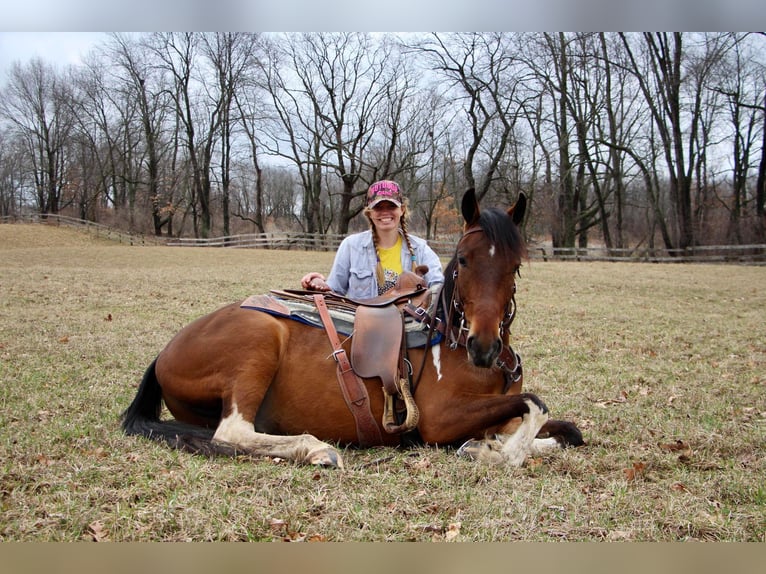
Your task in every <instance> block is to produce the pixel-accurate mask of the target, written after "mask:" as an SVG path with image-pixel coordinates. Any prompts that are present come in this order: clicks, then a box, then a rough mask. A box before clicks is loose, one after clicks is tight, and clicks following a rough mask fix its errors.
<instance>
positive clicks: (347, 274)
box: [301, 180, 444, 299]
mask: <svg viewBox="0 0 766 574" xmlns="http://www.w3.org/2000/svg"><path fill="white" fill-rule="evenodd" d="M364 214H365V216H366V217H367V219H368V221H369V222H370V229H368V230H367V231H362V232H361V233H356V234H354V235H349V236H348V237H346V238H345V239H344V240H343V241H342V242H341V244H340V246H339V247H338V252H337V253H336V254H335V261H334V262H333V265H332V269H331V270H330V274H329V275H328V276H327V277H325V276H324V275H322V274H321V273H317V272H311V273H307V274H306V275H304V276H303V278H302V279H301V286H302V287H303V288H304V289H311V290H314V291H334V292H336V293H338V294H340V295H345V296H347V297H349V298H351V299H371V298H373V297H376V296H378V295H381V294H383V293H384V292H385V291H387V290H388V289H389V288H391V287H392V286H393V285H394V284H395V283H396V279H397V277H398V276H399V275H400V274H401V273H402V272H403V271H404V270H408V271H410V270H411V271H414V270H415V268H416V267H417V266H419V265H426V266H428V273H427V274H426V276H425V280H426V282H427V284H428V287H429V288H430V289H431V290H432V291H434V290H436V289H438V287H439V286H440V285H441V284H442V283H443V282H444V274H443V273H442V266H441V261H440V260H439V257H438V256H437V255H436V253H434V251H433V250H432V249H431V248H430V247H429V246H428V244H427V243H426V241H425V240H424V239H421V238H420V237H416V236H415V235H411V234H409V233H408V232H407V221H406V214H407V202H406V200H405V199H404V198H403V197H402V192H401V189H400V188H399V185H398V184H397V183H396V182H394V181H389V180H384V181H378V182H375V183H373V184H372V185H371V186H370V188H369V190H368V191H367V205H366V207H365V209H364Z"/></svg>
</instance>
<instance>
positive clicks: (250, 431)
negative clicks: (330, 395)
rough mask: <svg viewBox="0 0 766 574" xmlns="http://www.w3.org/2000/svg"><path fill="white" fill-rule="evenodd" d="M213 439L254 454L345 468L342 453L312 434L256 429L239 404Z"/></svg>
mask: <svg viewBox="0 0 766 574" xmlns="http://www.w3.org/2000/svg"><path fill="white" fill-rule="evenodd" d="M213 440H215V441H220V442H225V443H228V444H231V445H234V446H235V447H239V448H241V449H242V450H243V451H245V452H247V453H249V454H252V455H258V456H271V457H278V458H284V459H286V460H292V461H295V462H299V463H308V464H316V465H322V466H338V467H340V468H343V460H342V459H341V456H340V454H338V452H337V451H336V450H335V449H334V448H333V447H332V446H330V445H329V444H327V443H325V442H322V441H320V440H319V439H317V438H316V437H313V436H311V435H310V434H302V435H297V436H282V435H270V434H264V433H259V432H256V431H255V428H254V427H253V424H252V423H251V422H248V421H246V420H245V419H244V418H243V417H242V415H241V414H240V412H239V410H238V409H237V405H236V404H235V405H233V408H232V412H231V414H230V415H229V416H227V417H225V418H223V419H221V422H220V423H219V424H218V428H217V429H216V431H215V434H214V435H213Z"/></svg>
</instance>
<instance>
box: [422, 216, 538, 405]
mask: <svg viewBox="0 0 766 574" xmlns="http://www.w3.org/2000/svg"><path fill="white" fill-rule="evenodd" d="M483 231H484V230H483V229H482V228H481V227H471V228H469V229H467V230H466V231H464V232H463V235H462V236H461V238H460V240H459V241H458V243H457V246H456V248H455V254H456V255H457V253H458V251H459V248H460V244H461V243H462V242H463V240H464V239H465V237H466V236H468V235H470V234H472V233H478V232H483ZM457 276H458V268H457V266H456V267H455V269H454V270H453V271H452V295H451V297H450V301H449V302H448V301H447V293H446V292H445V289H444V285H442V287H441V289H440V290H439V295H438V297H439V300H440V305H441V308H442V310H443V312H444V313H446V316H445V320H444V321H442V320H441V319H440V318H439V317H438V316H437V315H438V314H435V315H434V316H433V317H423V315H424V314H419V315H420V319H419V320H421V321H427V324H428V326H429V329H428V340H429V341H430V340H431V337H432V336H433V334H434V332H435V331H436V332H440V333H441V334H442V335H443V336H444V337H446V338H447V339H448V341H449V347H450V349H451V350H453V351H454V350H456V349H457V348H458V346H461V345H462V346H465V345H466V341H467V339H468V332H469V330H470V324H469V323H468V321H467V320H466V318H465V310H464V307H463V300H462V298H461V297H460V293H459V289H458V284H457ZM455 313H457V318H458V319H459V323H458V325H457V329H455V320H456V317H455ZM425 315H427V314H425ZM515 318H516V284H515V283H514V285H513V293H512V295H511V298H510V300H509V301H508V306H507V307H506V311H505V316H504V317H503V320H502V321H501V322H500V339H501V340H502V341H506V340H507V339H508V337H507V336H506V335H508V334H510V327H511V323H513V320H514V319H515ZM429 349H430V345H428V344H427V345H426V351H425V353H424V354H423V362H422V363H421V365H420V369H419V372H418V375H417V377H416V378H415V379H414V380H413V382H412V394H413V395H414V394H415V390H416V389H417V386H418V383H419V382H420V378H421V376H422V375H423V369H424V367H425V364H426V358H427V356H428V352H429ZM495 364H496V365H497V366H498V367H499V368H500V370H501V371H502V372H503V375H504V377H505V389H504V390H503V392H506V391H507V390H508V389H509V388H510V386H511V385H513V384H515V383H518V382H519V381H520V380H521V377H522V376H523V371H522V367H521V356H520V355H519V354H518V353H517V352H516V351H514V350H513V349H512V348H511V347H510V345H506V344H503V348H502V350H501V352H500V354H499V355H498V357H497V359H496V361H495Z"/></svg>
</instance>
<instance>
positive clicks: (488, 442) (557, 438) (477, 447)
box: [458, 418, 585, 463]
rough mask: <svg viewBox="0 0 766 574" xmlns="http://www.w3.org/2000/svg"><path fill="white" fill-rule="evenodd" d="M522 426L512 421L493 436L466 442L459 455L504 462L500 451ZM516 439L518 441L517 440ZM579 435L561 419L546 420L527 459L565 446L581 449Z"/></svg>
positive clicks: (519, 420)
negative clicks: (579, 447)
mask: <svg viewBox="0 0 766 574" xmlns="http://www.w3.org/2000/svg"><path fill="white" fill-rule="evenodd" d="M523 425H524V421H523V419H522V418H515V419H512V420H511V421H509V422H508V423H507V424H505V425H503V426H502V427H501V428H500V429H498V430H497V432H496V433H494V434H493V436H491V437H488V438H486V439H482V440H478V439H476V440H470V441H468V442H466V443H465V444H464V445H463V446H462V447H460V451H459V453H458V454H461V455H463V456H467V457H469V458H473V459H475V460H481V461H486V462H497V463H499V462H503V456H504V455H503V454H502V450H503V447H504V445H505V444H506V443H507V441H508V440H509V437H514V436H516V434H517V433H518V431H519V430H520V429H521V428H522V426H523ZM517 440H518V439H517ZM584 444H585V441H584V440H583V438H582V433H581V432H580V429H578V428H577V427H576V426H575V424H574V423H571V422H569V421H560V420H550V419H549V420H547V421H545V423H544V424H543V425H542V426H541V427H540V429H539V430H538V431H537V434H536V435H535V437H534V438H533V440H532V441H531V443H529V445H528V446H529V448H528V454H529V456H540V455H543V454H546V453H548V452H550V451H554V450H561V449H564V448H568V447H576V446H583V445H584Z"/></svg>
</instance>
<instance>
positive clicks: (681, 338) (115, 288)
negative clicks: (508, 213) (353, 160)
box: [0, 225, 766, 541]
mask: <svg viewBox="0 0 766 574" xmlns="http://www.w3.org/2000/svg"><path fill="white" fill-rule="evenodd" d="M331 260H332V254H331V253H296V252H283V251H280V252H276V251H253V250H241V251H239V250H219V249H216V250H205V249H192V248H189V249H174V248H167V247H124V246H116V245H113V244H110V243H107V242H103V241H98V240H94V239H91V238H88V237H86V236H82V235H80V234H78V233H77V232H74V231H68V230H65V229H59V228H47V227H43V226H22V225H0V380H2V387H0V540H4V541H30V540H34V541H73V540H82V539H87V540H114V541H171V540H195V541H205V540H221V541H233V540H332V541H350V540H366V541H386V540H396V541H408V540H417V541H430V540H455V541H500V540H537V541H550V540H634V541H637V540H651V541H674V540H687V539H697V540H726V541H764V540H765V536H766V534H765V532H766V518H765V515H766V513H765V512H764V508H765V506H764V505H765V504H766V485H765V484H764V479H763V477H764V476H766V473H765V471H766V451H765V449H764V434H765V433H764V430H765V429H766V393H765V392H764V391H765V390H766V341H765V340H764V337H763V329H764V311H763V310H764V308H766V293H765V292H764V289H763V286H764V285H766V268H763V267H740V266H715V265H699V266H696V265H695V266H674V265H649V264H614V263H612V264H599V263H588V264H578V263H542V262H532V263H529V264H527V265H526V266H525V267H524V269H523V270H522V278H521V280H520V284H519V296H518V301H519V305H520V310H519V318H518V319H517V322H516V323H515V324H514V336H515V346H516V348H517V350H519V351H520V352H521V354H522V355H523V357H524V360H525V366H526V371H525V375H526V376H525V380H526V385H527V389H528V390H531V391H533V392H537V393H538V394H539V395H540V396H541V397H542V398H543V399H544V400H545V401H546V403H547V404H548V406H549V407H550V408H551V410H552V411H553V414H554V415H555V416H557V417H559V418H567V419H572V420H575V421H576V422H577V423H578V424H579V425H580V426H581V428H582V429H583V431H584V434H585V436H586V440H587V441H588V446H586V447H584V448H581V449H577V450H572V451H566V452H561V453H556V454H554V455H551V456H547V457H544V458H539V459H532V460H530V461H529V463H528V464H527V465H526V466H525V467H523V468H521V469H515V470H508V469H505V468H499V467H489V466H481V465H477V464H474V463H471V462H469V461H465V460H462V459H457V458H456V457H455V456H454V453H452V452H450V451H447V450H443V449H415V450H409V451H407V450H399V449H384V448H379V449H370V450H366V451H348V452H346V453H345V458H346V463H347V467H348V468H347V469H346V470H345V471H326V470H316V469H312V468H305V467H298V466H294V465H291V464H286V463H284V462H279V461H273V460H259V461H253V460H247V459H234V460H232V459H224V458H218V459H212V460H211V459H206V458H201V457H195V456H191V455H187V454H183V453H178V452H174V451H171V450H169V449H167V448H164V447H162V446H160V445H156V444H153V443H151V442H149V441H146V440H141V439H137V438H131V437H125V436H123V435H122V434H121V432H120V430H119V424H118V417H119V414H120V412H121V411H122V410H123V409H124V408H125V407H126V406H127V405H128V404H129V402H130V401H131V399H132V397H133V394H134V392H135V388H136V385H137V383H138V381H139V379H140V377H141V375H142V373H143V370H144V368H145V367H146V366H147V365H148V364H149V362H150V361H151V359H152V358H153V357H154V356H155V354H156V353H157V352H158V351H159V350H160V349H161V348H162V347H163V346H164V345H165V343H166V342H167V341H168V340H169V339H170V337H171V336H172V335H173V334H174V333H175V332H176V331H177V330H178V329H179V328H180V327H181V326H182V325H184V324H186V323H187V322H189V321H190V320H191V319H193V318H195V317H197V316H199V315H202V314H204V313H206V312H208V311H211V310H213V309H215V308H217V307H218V306H220V305H222V304H224V303H228V302H230V301H234V300H238V299H242V298H244V297H245V296H247V295H250V294H252V293H261V292H266V291H267V290H268V289H269V288H272V287H290V286H297V282H298V278H299V277H300V276H301V275H302V273H303V272H305V271H306V270H310V269H317V270H326V269H328V268H329V265H330V263H331Z"/></svg>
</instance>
